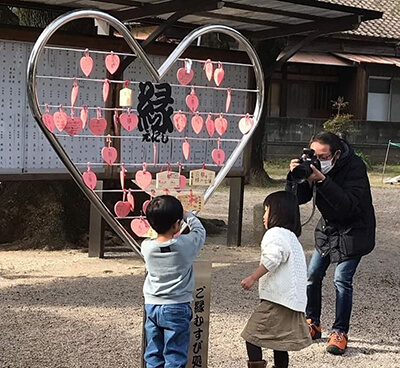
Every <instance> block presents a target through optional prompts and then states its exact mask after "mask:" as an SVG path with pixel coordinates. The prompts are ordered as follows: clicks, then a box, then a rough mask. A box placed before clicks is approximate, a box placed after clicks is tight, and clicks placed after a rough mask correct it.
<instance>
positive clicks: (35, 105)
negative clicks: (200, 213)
mask: <svg viewBox="0 0 400 368" xmlns="http://www.w3.org/2000/svg"><path fill="white" fill-rule="evenodd" d="M82 18H94V19H98V20H102V21H105V22H107V23H108V24H110V25H111V26H112V27H114V28H115V29H116V30H117V31H118V32H119V33H120V34H121V35H122V37H123V38H124V39H125V41H126V42H127V43H128V45H129V47H130V48H131V49H132V51H133V52H134V53H136V55H137V56H138V58H139V59H140V60H141V61H142V62H143V63H144V65H145V67H146V69H147V71H148V72H149V73H150V75H151V76H152V77H153V79H154V81H155V82H159V81H160V80H161V79H162V78H163V77H164V76H165V75H166V73H167V72H168V71H169V69H170V68H171V66H172V65H174V63H175V62H176V61H177V59H178V58H179V57H180V56H181V55H182V53H183V52H184V51H185V50H186V49H187V48H188V47H189V46H190V44H191V43H192V42H193V41H194V40H196V39H197V38H198V37H200V36H202V35H204V34H206V33H212V32H217V33H225V34H227V35H229V36H231V37H232V38H234V39H235V40H236V41H238V42H239V43H240V44H241V46H243V47H244V49H245V51H246V52H247V54H248V56H249V58H250V61H251V63H252V64H253V68H254V74H255V81H256V88H257V93H256V95H257V98H256V104H255V109H254V113H253V120H254V125H253V127H252V129H251V130H250V132H249V133H248V134H246V135H244V136H243V138H242V139H241V141H240V143H239V144H238V145H237V146H236V148H235V149H234V151H233V152H232V154H231V156H230V157H229V158H228V160H227V161H226V163H225V165H224V166H223V167H222V169H221V170H220V171H219V172H218V174H217V176H216V177H215V182H214V184H213V185H212V186H210V187H209V188H208V189H207V190H206V191H205V193H204V201H205V202H207V201H208V199H209V198H210V197H211V195H212V194H213V192H214V191H215V189H216V188H217V187H218V186H219V185H220V184H221V182H222V180H223V179H224V178H225V176H226V175H227V174H228V172H229V170H230V169H231V168H232V167H233V165H234V163H235V161H236V160H237V158H238V157H239V156H240V154H241V153H242V152H243V150H244V148H245V146H246V144H247V142H248V141H249V140H250V138H251V136H252V134H253V132H254V131H255V129H256V127H257V125H258V122H259V119H260V116H261V112H262V107H263V103H264V73H263V70H262V67H261V63H260V60H259V58H258V56H257V53H256V51H255V50H254V48H253V46H252V45H251V44H250V42H249V41H248V40H247V39H246V38H245V37H244V36H243V35H242V34H241V33H239V32H238V31H236V30H235V29H233V28H231V27H227V26H223V25H209V26H204V27H199V28H197V29H195V30H193V31H192V32H191V33H189V34H188V35H187V36H186V37H185V38H184V39H183V40H182V42H181V43H180V44H179V45H178V46H177V47H176V48H175V50H174V51H173V52H172V53H171V54H170V55H169V56H168V58H167V59H166V60H165V61H164V63H163V64H162V65H161V67H160V68H159V69H158V70H157V69H156V68H155V67H154V65H153V64H152V63H151V61H150V60H149V58H148V57H147V54H146V53H145V51H144V50H143V49H142V47H141V46H140V45H139V43H138V42H137V41H136V40H135V39H134V38H133V37H132V35H131V33H130V32H129V30H128V29H127V28H126V27H125V26H124V25H123V23H121V22H120V21H119V20H118V19H117V18H114V17H113V16H111V15H109V14H107V13H104V12H101V11H97V10H76V11H71V12H69V13H66V14H64V15H61V16H60V17H58V18H57V19H55V20H54V21H53V22H52V23H50V24H49V25H48V26H47V27H46V28H45V29H44V30H43V32H42V33H41V35H40V36H39V38H38V39H37V41H36V43H35V45H34V46H33V49H32V52H31V55H30V58H29V62H28V70H27V81H28V83H27V92H28V102H29V106H30V108H31V110H32V114H33V116H34V118H35V120H36V122H37V123H38V124H39V126H40V128H41V129H42V131H43V133H44V135H45V136H46V137H47V139H48V140H49V142H50V144H51V145H52V147H53V148H54V150H55V151H56V152H57V154H58V156H59V157H60V159H61V161H62V162H63V164H64V165H65V167H66V168H67V169H68V171H69V172H70V174H71V176H72V178H73V179H74V180H75V182H76V183H77V184H78V186H79V187H80V188H81V190H82V191H83V192H84V193H85V195H86V196H87V198H88V199H89V200H90V202H91V203H92V204H93V205H94V206H95V208H96V209H97V210H98V211H99V212H100V214H101V215H102V216H103V218H104V219H105V220H106V221H107V223H108V224H109V225H110V227H111V228H112V229H113V230H114V231H115V232H116V233H117V235H118V236H119V237H120V238H121V239H122V240H123V241H124V242H125V243H126V244H128V245H130V246H131V247H132V248H133V249H134V250H135V251H136V252H137V253H138V254H139V255H140V246H139V244H138V243H137V242H136V241H135V239H133V238H132V236H131V235H130V234H129V232H128V231H127V230H126V229H125V228H124V227H123V226H122V225H121V224H120V223H119V222H118V221H116V220H115V218H114V216H113V214H112V213H111V211H110V210H109V209H108V208H107V207H106V205H105V204H104V203H103V202H102V201H101V200H100V198H99V197H98V196H97V195H96V193H95V192H93V191H92V190H91V189H89V188H88V187H87V186H86V185H85V183H84V182H83V179H82V174H81V172H80V171H79V170H78V168H77V167H76V166H75V165H74V164H73V162H72V161H71V160H70V158H69V156H68V155H67V153H66V152H65V150H64V148H63V147H62V145H61V144H60V143H59V142H58V139H57V138H56V136H55V135H53V134H52V133H51V132H50V131H49V130H48V129H47V128H46V127H45V125H44V123H43V122H42V113H41V111H40V108H39V102H38V96H37V89H36V72H37V64H38V61H39V59H40V57H41V55H42V53H43V51H44V48H45V46H46V44H47V42H48V41H49V39H50V37H51V36H52V35H53V34H54V33H55V32H56V31H57V30H58V29H59V28H60V27H62V26H63V25H65V24H67V23H69V22H71V21H73V20H77V19H82Z"/></svg>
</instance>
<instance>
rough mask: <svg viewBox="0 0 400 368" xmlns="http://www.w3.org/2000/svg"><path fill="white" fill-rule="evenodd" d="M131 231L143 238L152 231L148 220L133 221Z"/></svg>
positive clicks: (138, 219)
mask: <svg viewBox="0 0 400 368" xmlns="http://www.w3.org/2000/svg"><path fill="white" fill-rule="evenodd" d="M131 229H132V231H133V232H134V233H135V234H136V235H137V236H140V237H142V236H143V235H145V234H146V233H147V232H148V231H149V230H150V224H149V223H148V221H147V220H145V219H142V218H137V219H133V220H132V222H131Z"/></svg>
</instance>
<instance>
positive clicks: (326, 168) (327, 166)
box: [320, 160, 335, 175]
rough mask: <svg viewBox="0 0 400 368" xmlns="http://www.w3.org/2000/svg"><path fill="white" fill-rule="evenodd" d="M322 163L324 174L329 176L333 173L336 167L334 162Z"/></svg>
mask: <svg viewBox="0 0 400 368" xmlns="http://www.w3.org/2000/svg"><path fill="white" fill-rule="evenodd" d="M320 163H321V172H322V174H324V175H325V174H327V173H328V172H329V171H331V170H332V169H333V167H334V166H335V164H334V163H333V162H332V160H328V161H320Z"/></svg>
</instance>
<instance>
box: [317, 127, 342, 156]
mask: <svg viewBox="0 0 400 368" xmlns="http://www.w3.org/2000/svg"><path fill="white" fill-rule="evenodd" d="M314 142H318V143H321V144H327V145H329V147H330V151H331V153H332V154H334V153H335V152H336V151H339V150H342V142H341V140H340V138H339V137H338V136H337V135H336V134H333V133H330V132H319V133H317V134H316V135H314V136H313V137H312V138H311V140H310V145H311V143H314Z"/></svg>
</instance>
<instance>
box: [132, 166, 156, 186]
mask: <svg viewBox="0 0 400 368" xmlns="http://www.w3.org/2000/svg"><path fill="white" fill-rule="evenodd" d="M135 180H136V184H137V185H138V187H139V188H142V189H143V190H144V189H146V188H147V187H148V186H149V185H150V184H151V182H152V180H153V177H152V175H151V173H150V172H149V171H143V170H139V171H137V172H136V174H135Z"/></svg>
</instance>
